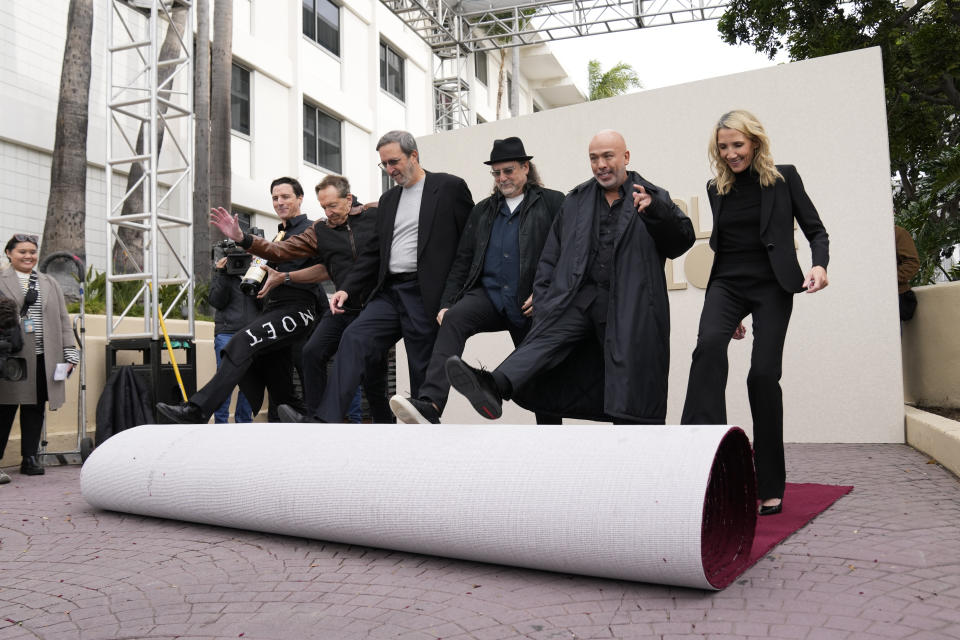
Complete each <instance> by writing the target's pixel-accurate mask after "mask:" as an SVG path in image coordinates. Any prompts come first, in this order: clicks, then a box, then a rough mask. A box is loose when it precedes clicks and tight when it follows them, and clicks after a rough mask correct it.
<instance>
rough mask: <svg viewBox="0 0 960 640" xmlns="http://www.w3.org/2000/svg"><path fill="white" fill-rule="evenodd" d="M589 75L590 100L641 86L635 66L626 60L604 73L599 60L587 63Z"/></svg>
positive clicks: (609, 96) (608, 96)
mask: <svg viewBox="0 0 960 640" xmlns="http://www.w3.org/2000/svg"><path fill="white" fill-rule="evenodd" d="M587 76H588V82H589V84H590V97H589V100H601V99H603V98H612V97H613V96H619V95H620V94H623V93H626V92H627V91H629V90H630V89H632V88H640V87H642V86H643V85H642V84H640V79H639V78H638V77H637V72H636V71H634V70H633V66H632V65H629V64H627V63H626V62H618V63H617V64H615V65H613V67H611V68H610V70H609V71H607V72H606V73H604V71H603V68H602V67H601V66H600V61H599V60H591V61H590V62H588V63H587Z"/></svg>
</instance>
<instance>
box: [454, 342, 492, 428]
mask: <svg viewBox="0 0 960 640" xmlns="http://www.w3.org/2000/svg"><path fill="white" fill-rule="evenodd" d="M444 368H445V369H446V372H447V380H449V381H450V385H451V386H452V387H453V388H454V389H456V390H457V391H459V392H460V393H462V394H463V395H465V396H466V397H467V400H469V401H470V404H472V405H473V408H474V409H476V410H477V413H479V414H480V415H482V416H483V417H484V418H488V419H490V420H496V419H497V418H499V417H500V416H501V415H503V396H502V395H501V394H500V390H499V389H497V383H496V381H495V380H494V378H493V374H491V373H490V372H489V371H484V370H483V369H477V368H475V367H471V366H470V365H468V364H467V363H466V362H464V361H463V360H461V359H460V358H459V357H458V356H450V357H449V358H447V362H446V364H445V365H444Z"/></svg>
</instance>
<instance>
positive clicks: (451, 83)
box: [381, 0, 727, 131]
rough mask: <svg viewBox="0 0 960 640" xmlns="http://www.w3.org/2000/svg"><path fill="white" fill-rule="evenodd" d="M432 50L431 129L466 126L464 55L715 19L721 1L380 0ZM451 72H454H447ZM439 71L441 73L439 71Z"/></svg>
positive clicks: (723, 5) (723, 0) (722, 7)
mask: <svg viewBox="0 0 960 640" xmlns="http://www.w3.org/2000/svg"><path fill="white" fill-rule="evenodd" d="M381 2H382V3H383V4H384V5H385V6H386V7H387V8H388V9H390V11H392V12H393V13H394V14H395V15H396V16H397V17H398V18H400V19H401V20H402V21H403V22H404V24H406V25H407V26H408V27H409V28H410V29H412V30H413V31H414V32H415V33H416V34H417V35H418V36H420V38H421V39H423V41H424V42H426V43H427V44H428V45H430V48H431V49H432V50H433V53H434V54H435V55H436V56H437V57H438V58H439V59H440V62H439V63H438V64H437V65H435V71H434V97H435V100H436V104H435V113H436V126H435V129H436V130H437V131H440V130H443V129H450V128H454V127H460V126H465V125H466V124H467V114H469V110H470V109H469V99H468V96H469V83H468V82H467V81H466V76H465V74H464V73H463V69H464V68H465V64H466V63H465V62H461V61H462V60H463V61H465V59H466V58H467V56H468V55H470V54H471V53H473V52H476V51H489V50H493V49H496V50H502V49H508V48H510V47H518V46H524V45H530V44H538V43H541V42H544V41H550V40H564V39H567V38H579V37H582V36H590V35H597V34H601V33H615V32H618V31H628V30H631V29H643V28H648V27H658V26H665V25H671V24H681V23H685V22H700V21H703V20H716V19H718V18H719V17H720V16H721V15H722V14H723V12H724V10H725V9H726V6H727V0H525V1H524V0H381ZM450 68H455V69H457V73H456V75H453V74H451V73H449V69H450ZM438 70H439V71H440V73H438Z"/></svg>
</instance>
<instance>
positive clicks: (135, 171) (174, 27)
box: [112, 9, 187, 273]
mask: <svg viewBox="0 0 960 640" xmlns="http://www.w3.org/2000/svg"><path fill="white" fill-rule="evenodd" d="M171 17H172V19H173V24H168V25H167V32H166V35H165V36H164V38H163V45H162V46H161V47H160V54H159V56H158V60H160V61H164V60H172V59H174V58H178V57H180V55H181V54H183V53H185V52H184V51H183V47H181V45H180V35H182V34H183V29H184V26H185V25H186V22H187V12H186V10H185V9H175V10H174V11H173V12H172V14H171ZM178 34H179V35H178ZM174 69H175V67H174V65H164V66H161V67H159V68H158V70H157V86H158V87H163V86H164V83H165V82H167V81H168V80H169V79H170V76H171V75H172V74H173V72H174ZM158 95H159V97H161V98H164V99H169V95H170V91H169V90H167V91H160V92H159V93H158ZM157 111H158V113H159V114H161V115H162V114H165V113H166V112H167V106H166V105H165V104H164V103H162V102H158V103H157ZM163 133H164V128H163V127H162V126H161V125H160V122H159V120H158V122H157V139H156V145H157V147H156V148H157V153H156V157H157V158H159V157H160V150H161V149H162V148H163ZM145 136H146V124H145V123H144V124H141V125H140V131H139V132H138V133H137V154H141V153H143V152H144V146H145V144H146V141H145V140H144V137H145ZM154 169H155V170H156V167H155V168H154ZM143 172H144V168H143V163H142V162H134V163H131V165H130V173H129V174H127V188H126V192H128V193H129V194H130V195H129V196H127V199H126V200H124V202H123V207H122V209H121V210H120V215H124V216H126V215H130V214H132V213H142V212H143V211H144V207H145V204H144V203H145V202H146V197H145V194H146V193H147V189H149V188H150V185H149V184H148V183H147V182H146V181H145V182H144V183H143V184H141V185H140V186H139V187H138V188H137V189H134V190H133V191H131V189H133V185H134V184H136V183H137V180H140V179H141V178H142V177H143ZM117 237H118V238H119V240H118V241H115V242H114V243H113V258H112V259H113V271H114V273H130V272H136V271H143V269H144V265H143V261H144V260H145V256H144V255H143V233H142V232H141V231H137V230H136V229H130V228H127V227H120V228H119V230H118V231H117Z"/></svg>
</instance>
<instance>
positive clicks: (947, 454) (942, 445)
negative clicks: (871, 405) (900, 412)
mask: <svg viewBox="0 0 960 640" xmlns="http://www.w3.org/2000/svg"><path fill="white" fill-rule="evenodd" d="M904 413H905V416H904V421H905V423H906V431H907V444H909V445H910V446H911V447H913V448H914V449H917V450H918V451H922V452H923V453H925V454H927V455H928V456H930V457H931V458H935V459H936V461H937V462H939V463H940V464H942V465H943V466H944V467H946V468H947V469H949V470H950V471H951V472H953V474H954V475H956V476H960V422H958V421H956V420H950V419H949V418H944V417H941V416H938V415H936V414H933V413H928V412H926V411H921V410H920V409H917V408H916V407H911V406H909V405H907V406H905V407H904Z"/></svg>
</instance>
